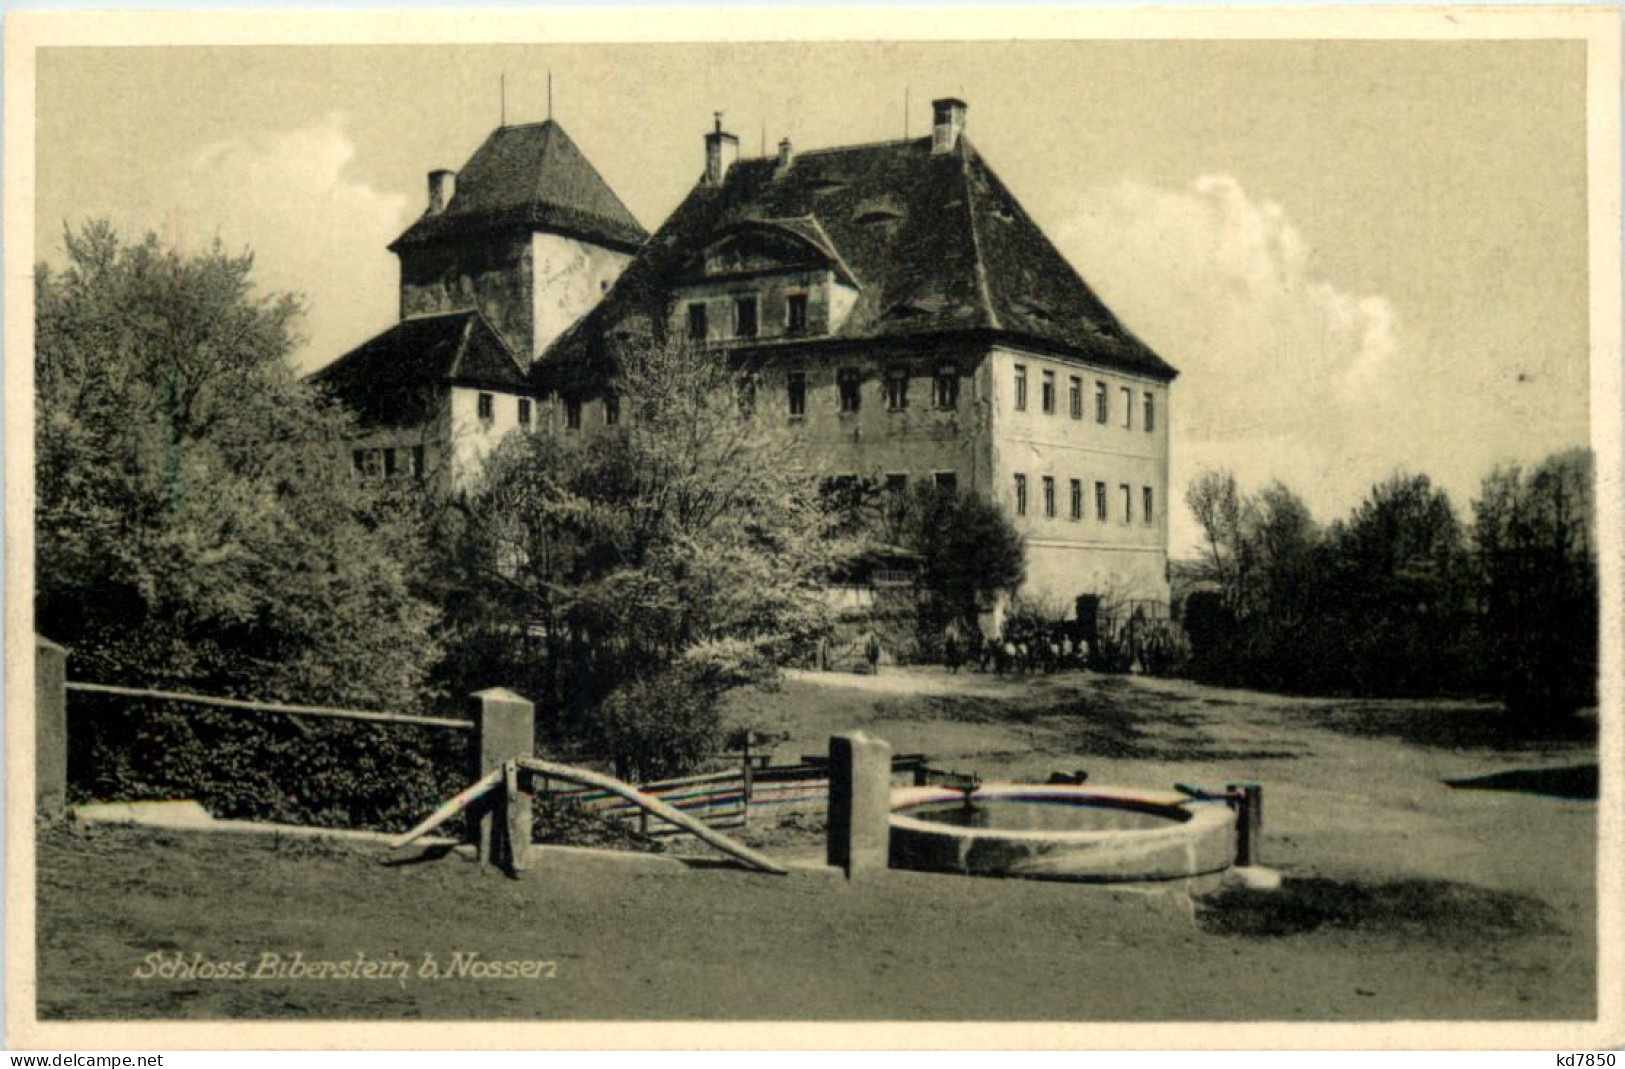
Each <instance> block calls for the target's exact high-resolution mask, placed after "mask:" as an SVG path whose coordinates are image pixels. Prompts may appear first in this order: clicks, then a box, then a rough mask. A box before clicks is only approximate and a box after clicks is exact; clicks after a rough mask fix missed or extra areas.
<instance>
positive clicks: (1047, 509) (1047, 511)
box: [1044, 475, 1055, 519]
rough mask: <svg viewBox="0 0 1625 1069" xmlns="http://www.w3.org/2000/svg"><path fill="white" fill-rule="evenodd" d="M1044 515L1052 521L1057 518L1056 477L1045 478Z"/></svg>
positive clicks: (1047, 476)
mask: <svg viewBox="0 0 1625 1069" xmlns="http://www.w3.org/2000/svg"><path fill="white" fill-rule="evenodd" d="M1044 515H1046V516H1048V517H1050V518H1051V519H1054V517H1055V477H1054V476H1053V475H1046V476H1044Z"/></svg>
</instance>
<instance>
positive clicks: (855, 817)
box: [827, 731, 891, 880]
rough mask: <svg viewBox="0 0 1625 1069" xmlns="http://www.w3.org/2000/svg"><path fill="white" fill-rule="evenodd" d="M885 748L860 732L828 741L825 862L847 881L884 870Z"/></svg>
mask: <svg viewBox="0 0 1625 1069" xmlns="http://www.w3.org/2000/svg"><path fill="white" fill-rule="evenodd" d="M890 821H891V745H890V744H889V743H887V742H886V741H885V740H884V739H877V738H875V737H873V736H871V735H869V734H867V733H866V732H862V731H854V732H851V733H849V734H845V735H831V736H830V740H829V826H828V832H827V835H828V839H827V844H828V861H829V864H831V865H833V866H835V867H837V868H840V869H843V870H845V872H846V878H847V879H849V880H853V879H860V878H873V877H874V876H875V875H877V874H878V873H882V872H885V871H886V868H887V866H888V865H889V864H890V857H889V853H890V847H891V823H890Z"/></svg>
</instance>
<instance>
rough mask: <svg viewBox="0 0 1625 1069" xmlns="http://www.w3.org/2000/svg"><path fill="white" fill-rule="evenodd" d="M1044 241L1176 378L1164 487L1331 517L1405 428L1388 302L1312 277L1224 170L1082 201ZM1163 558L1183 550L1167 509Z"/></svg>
mask: <svg viewBox="0 0 1625 1069" xmlns="http://www.w3.org/2000/svg"><path fill="white" fill-rule="evenodd" d="M1055 234H1056V243H1057V244H1058V245H1059V246H1060V248H1061V249H1062V251H1063V252H1065V253H1066V254H1067V255H1068V257H1069V258H1070V259H1071V260H1072V262H1073V264H1074V265H1075V266H1076V267H1077V268H1078V270H1079V271H1080V272H1081V273H1082V274H1083V276H1084V277H1085V278H1087V279H1088V280H1089V282H1090V284H1091V285H1093V286H1095V287H1096V289H1097V290H1098V291H1099V292H1100V294H1101V296H1102V298H1103V299H1104V300H1105V301H1106V302H1107V304H1108V305H1110V306H1111V307H1112V309H1113V310H1114V311H1115V312H1116V313H1117V314H1118V315H1119V316H1120V317H1121V318H1122V319H1123V321H1124V322H1125V323H1127V324H1128V325H1129V327H1130V329H1132V330H1134V331H1135V332H1136V333H1138V334H1139V335H1140V336H1141V337H1142V338H1143V339H1144V340H1145V341H1146V342H1147V343H1148V344H1149V345H1151V347H1152V348H1153V349H1156V350H1157V351H1158V352H1159V353H1161V354H1162V355H1163V356H1164V357H1166V358H1167V359H1168V360H1169V361H1170V362H1171V363H1173V364H1174V365H1175V366H1176V367H1178V368H1179V369H1180V370H1181V376H1180V378H1179V379H1178V380H1177V382H1176V384H1175V389H1174V400H1173V405H1174V412H1173V423H1172V428H1173V430H1172V433H1173V449H1174V455H1173V463H1172V469H1173V470H1172V478H1173V486H1172V487H1171V490H1172V493H1173V496H1174V497H1175V499H1176V500H1178V499H1179V497H1180V495H1181V494H1182V492H1183V487H1184V486H1185V485H1186V483H1187V482H1188V481H1189V479H1190V478H1191V476H1192V475H1194V474H1195V473H1196V471H1197V470H1199V469H1200V468H1201V467H1206V466H1214V467H1227V468H1230V469H1231V470H1233V471H1235V472H1236V474H1237V477H1238V478H1239V479H1240V480H1241V481H1242V482H1243V483H1244V484H1246V485H1253V486H1256V485H1259V484H1262V483H1264V482H1267V481H1268V480H1270V479H1274V478H1280V479H1282V480H1283V481H1285V482H1287V483H1288V485H1290V486H1292V487H1293V488H1294V489H1296V490H1297V491H1298V492H1299V493H1301V494H1303V496H1304V497H1305V499H1306V500H1307V501H1308V502H1309V504H1310V506H1311V508H1313V509H1314V511H1315V512H1316V515H1317V516H1318V517H1319V518H1321V519H1323V520H1329V519H1331V518H1333V517H1335V516H1337V515H1340V514H1342V513H1343V512H1345V511H1346V510H1347V509H1348V508H1349V507H1350V506H1352V505H1353V504H1354V502H1355V501H1357V500H1358V499H1359V498H1360V497H1361V496H1362V495H1363V494H1364V493H1365V491H1366V489H1367V488H1368V487H1369V486H1370V484H1371V483H1372V482H1373V481H1375V480H1376V479H1378V478H1381V477H1382V476H1383V475H1385V474H1386V473H1387V472H1388V471H1389V470H1390V469H1392V468H1393V467H1394V466H1395V465H1396V463H1398V458H1401V457H1404V456H1405V455H1406V454H1405V452H1404V446H1405V442H1404V439H1405V437H1406V435H1407V434H1409V433H1412V432H1414V431H1416V430H1417V428H1416V427H1415V424H1414V421H1413V420H1412V419H1411V418H1410V417H1411V416H1412V415H1414V413H1410V412H1409V411H1408V409H1407V406H1408V405H1409V404H1410V403H1411V401H1412V395H1411V393H1410V392H1409V391H1408V388H1407V385H1406V382H1407V380H1408V379H1409V366H1408V364H1407V362H1406V359H1405V355H1406V354H1405V353H1404V352H1403V344H1404V338H1403V332H1402V329H1401V323H1400V320H1399V317H1398V315H1397V313H1396V310H1395V308H1394V305H1393V302H1391V301H1390V300H1389V299H1388V298H1387V297H1385V296H1383V295H1381V294H1374V293H1359V292H1354V291H1352V290H1350V289H1348V288H1345V287H1343V286H1341V285H1339V284H1338V283H1337V282H1335V281H1333V280H1331V279H1328V278H1325V277H1322V276H1321V275H1320V274H1319V273H1318V272H1317V271H1316V268H1315V263H1314V257H1313V254H1312V250H1311V247H1310V243H1309V242H1308V241H1307V240H1306V239H1305V237H1304V235H1303V233H1302V232H1301V231H1300V230H1299V228H1298V226H1297V225H1296V224H1295V223H1294V222H1293V220H1292V218H1291V217H1290V216H1289V214H1288V213H1287V211H1286V210H1285V209H1284V208H1283V207H1282V206H1281V205H1280V204H1278V203H1276V202H1274V201H1271V200H1268V199H1264V198H1258V197H1254V196H1251V195H1249V193H1248V192H1247V190H1245V189H1244V188H1243V187H1242V185H1241V183H1240V182H1239V181H1237V180H1236V179H1235V178H1233V177H1230V176H1228V175H1204V176H1202V177H1200V178H1197V179H1196V180H1195V181H1193V182H1191V183H1190V185H1189V186H1187V187H1186V188H1183V189H1165V188H1160V187H1157V186H1153V185H1148V184H1145V183H1141V182H1135V181H1124V182H1121V183H1119V184H1117V185H1115V186H1110V187H1107V188H1104V189H1096V190H1092V191H1090V192H1088V193H1087V194H1086V195H1085V196H1084V197H1083V199H1082V200H1081V202H1080V205H1079V207H1078V209H1077V210H1076V211H1075V212H1074V213H1073V215H1072V216H1071V217H1070V218H1069V219H1067V220H1065V221H1064V222H1063V223H1062V224H1061V225H1060V226H1058V227H1057V228H1056V230H1055ZM1173 521H1174V522H1173V531H1172V549H1173V551H1174V552H1175V553H1176V554H1178V553H1183V552H1185V551H1186V550H1187V549H1188V547H1189V546H1191V545H1193V544H1194V538H1195V533H1196V532H1195V528H1194V524H1193V522H1192V521H1191V519H1190V517H1189V515H1188V513H1187V510H1185V509H1184V508H1183V507H1182V506H1176V510H1175V513H1174V517H1173Z"/></svg>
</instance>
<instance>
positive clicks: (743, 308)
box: [734, 297, 756, 338]
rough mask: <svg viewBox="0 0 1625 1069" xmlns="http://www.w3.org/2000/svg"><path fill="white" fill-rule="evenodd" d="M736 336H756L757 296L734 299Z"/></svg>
mask: <svg viewBox="0 0 1625 1069" xmlns="http://www.w3.org/2000/svg"><path fill="white" fill-rule="evenodd" d="M734 336H735V337H739V338H754V337H756V298H755V297H740V298H738V299H737V300H735V301H734Z"/></svg>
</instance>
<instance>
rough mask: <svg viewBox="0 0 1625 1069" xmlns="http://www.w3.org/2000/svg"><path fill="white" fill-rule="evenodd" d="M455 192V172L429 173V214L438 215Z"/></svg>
mask: <svg viewBox="0 0 1625 1069" xmlns="http://www.w3.org/2000/svg"><path fill="white" fill-rule="evenodd" d="M456 192H457V172H456V171H430V172H429V214H430V215H439V214H440V213H441V212H443V211H445V210H446V205H448V204H450V203H451V198H452V196H453V195H454V194H455V193H456Z"/></svg>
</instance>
